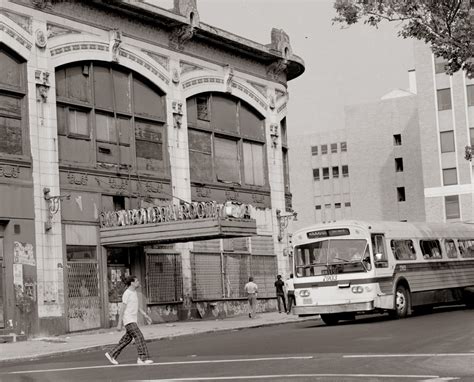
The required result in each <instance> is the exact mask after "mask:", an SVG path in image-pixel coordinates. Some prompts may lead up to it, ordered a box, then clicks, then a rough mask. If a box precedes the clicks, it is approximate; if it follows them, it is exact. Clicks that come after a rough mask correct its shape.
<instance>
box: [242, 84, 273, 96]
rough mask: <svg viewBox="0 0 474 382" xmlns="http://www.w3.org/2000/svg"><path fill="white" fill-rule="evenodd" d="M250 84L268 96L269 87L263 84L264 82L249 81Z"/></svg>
mask: <svg viewBox="0 0 474 382" xmlns="http://www.w3.org/2000/svg"><path fill="white" fill-rule="evenodd" d="M247 82H248V83H249V84H250V85H252V87H253V88H255V89H257V90H258V92H259V93H260V94H261V95H263V96H264V97H265V98H267V89H268V88H267V87H266V86H265V85H262V84H258V83H256V82H252V81H247Z"/></svg>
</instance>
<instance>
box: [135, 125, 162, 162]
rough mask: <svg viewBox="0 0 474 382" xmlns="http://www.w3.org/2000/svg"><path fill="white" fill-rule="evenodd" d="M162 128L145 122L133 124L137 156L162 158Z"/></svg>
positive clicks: (160, 159)
mask: <svg viewBox="0 0 474 382" xmlns="http://www.w3.org/2000/svg"><path fill="white" fill-rule="evenodd" d="M162 134H163V128H162V126H160V125H155V124H151V123H145V122H137V123H136V124H135V139H136V142H137V156H138V157H140V158H148V159H156V160H159V161H162V160H163V137H162Z"/></svg>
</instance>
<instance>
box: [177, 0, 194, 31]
mask: <svg viewBox="0 0 474 382" xmlns="http://www.w3.org/2000/svg"><path fill="white" fill-rule="evenodd" d="M174 12H176V13H177V14H179V15H181V16H185V17H186V18H187V21H188V23H189V24H190V25H192V26H193V27H195V26H198V25H199V12H198V8H197V4H196V0H174Z"/></svg>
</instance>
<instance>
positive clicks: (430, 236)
mask: <svg viewBox="0 0 474 382" xmlns="http://www.w3.org/2000/svg"><path fill="white" fill-rule="evenodd" d="M292 245H293V267H294V268H293V273H294V285H295V298H296V307H295V308H294V314H297V315H299V316H307V315H317V314H319V315H320V317H321V319H322V321H323V322H324V323H326V324H327V325H334V324H337V323H338V322H339V321H341V320H351V319H354V318H355V316H356V315H358V314H367V313H384V312H388V313H389V314H390V315H392V316H394V317H396V318H403V317H406V316H408V315H410V314H411V313H412V310H414V309H420V310H421V309H423V310H428V309H430V308H432V307H433V306H435V305H441V304H450V303H463V304H466V305H468V306H469V307H472V306H473V304H474V224H469V223H409V222H386V221H385V222H375V221H374V222H362V221H341V222H333V223H324V224H319V225H313V226H310V227H308V228H305V229H301V230H298V231H296V232H295V233H294V234H293V237H292Z"/></svg>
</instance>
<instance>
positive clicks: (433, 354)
mask: <svg viewBox="0 0 474 382" xmlns="http://www.w3.org/2000/svg"><path fill="white" fill-rule="evenodd" d="M396 357H400V358H401V357H406V358H409V357H474V353H421V354H345V355H343V356H342V358H396Z"/></svg>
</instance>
